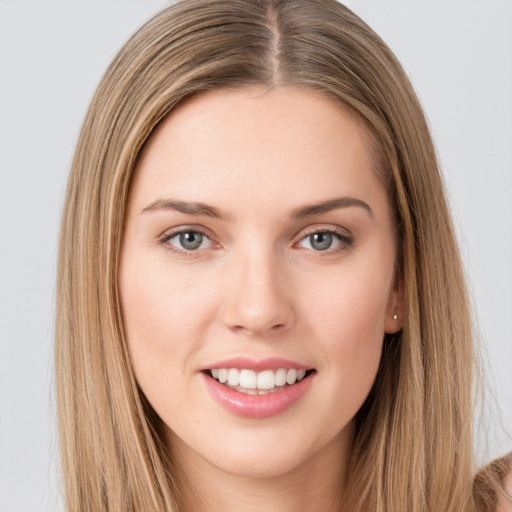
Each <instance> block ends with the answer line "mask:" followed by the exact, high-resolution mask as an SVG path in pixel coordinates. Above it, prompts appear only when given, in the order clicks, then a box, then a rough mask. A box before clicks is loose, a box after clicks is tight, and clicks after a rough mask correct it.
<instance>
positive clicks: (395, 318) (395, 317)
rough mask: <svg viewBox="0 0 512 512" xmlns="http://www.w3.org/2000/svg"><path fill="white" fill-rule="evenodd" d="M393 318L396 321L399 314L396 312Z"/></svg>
mask: <svg viewBox="0 0 512 512" xmlns="http://www.w3.org/2000/svg"><path fill="white" fill-rule="evenodd" d="M393 320H394V321H395V322H396V321H397V320H398V315H397V314H394V315H393Z"/></svg>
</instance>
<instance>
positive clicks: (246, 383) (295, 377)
mask: <svg viewBox="0 0 512 512" xmlns="http://www.w3.org/2000/svg"><path fill="white" fill-rule="evenodd" d="M314 372H315V370H313V369H311V370H305V369H299V370H296V369H293V368H291V369H287V368H278V369H276V370H264V371H261V372H256V371H254V370H249V369H239V368H213V369H210V370H206V372H205V373H206V374H207V375H208V376H210V377H211V378H212V379H214V380H216V381H217V382H219V383H220V384H223V385H224V386H226V387H228V388H230V389H233V390H235V391H238V392H240V393H245V394H247V395H268V394H270V393H275V392H276V391H282V390H283V389H286V388H289V387H291V386H293V385H294V384H296V383H298V382H300V381H302V380H303V379H305V378H307V377H309V376H310V375H311V374H313V373H314Z"/></svg>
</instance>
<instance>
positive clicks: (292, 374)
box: [286, 370, 297, 386]
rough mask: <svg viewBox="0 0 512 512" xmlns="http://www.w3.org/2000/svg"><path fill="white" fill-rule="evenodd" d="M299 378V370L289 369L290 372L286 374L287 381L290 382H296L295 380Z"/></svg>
mask: <svg viewBox="0 0 512 512" xmlns="http://www.w3.org/2000/svg"><path fill="white" fill-rule="evenodd" d="M296 380H297V370H288V373H287V374H286V382H287V383H288V384H290V386H291V385H292V384H295V381H296Z"/></svg>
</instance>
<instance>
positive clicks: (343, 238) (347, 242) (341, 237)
mask: <svg viewBox="0 0 512 512" xmlns="http://www.w3.org/2000/svg"><path fill="white" fill-rule="evenodd" d="M184 233H199V234H200V235H202V236H203V237H205V238H207V239H208V240H209V241H210V243H215V242H213V241H212V236H211V235H209V233H207V232H206V230H204V229H201V228H200V227H196V226H194V227H192V226H190V227H184V228H181V229H178V230H176V231H172V232H171V233H166V234H164V235H163V236H162V237H161V238H160V240H159V243H160V244H161V245H163V246H164V247H165V248H166V249H167V250H169V251H172V252H174V253H175V254H178V255H180V256H189V257H190V256H193V255H194V253H196V252H198V251H199V249H180V248H179V247H177V246H176V245H174V244H172V243H170V240H172V239H173V238H175V237H177V236H179V235H182V234H184ZM322 233H328V234H330V235H334V236H335V237H336V238H337V240H338V242H339V245H340V246H339V247H336V248H334V249H331V248H328V249H325V250H314V249H306V250H309V251H313V252H315V253H318V254H319V255H320V256H328V255H332V254H336V253H340V252H343V251H346V250H348V249H349V248H350V247H351V246H352V245H353V244H354V237H353V236H352V235H348V234H347V233H346V231H344V230H341V229H339V228H334V227H315V228H311V229H309V230H307V231H306V232H305V233H304V234H303V235H302V236H301V238H300V239H299V240H298V241H297V242H295V243H294V244H293V246H294V247H297V248H300V247H299V244H300V243H301V242H303V241H304V240H306V239H308V237H310V236H312V235H315V234H322ZM201 243H202V242H201Z"/></svg>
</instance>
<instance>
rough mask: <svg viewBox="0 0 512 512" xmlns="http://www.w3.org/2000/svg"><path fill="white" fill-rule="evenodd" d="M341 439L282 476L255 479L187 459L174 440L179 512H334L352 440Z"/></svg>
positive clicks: (338, 505) (194, 457) (337, 508)
mask: <svg viewBox="0 0 512 512" xmlns="http://www.w3.org/2000/svg"><path fill="white" fill-rule="evenodd" d="M344 434H345V435H343V433H341V434H339V435H338V436H337V437H336V438H334V439H333V440H332V441H331V442H330V443H329V444H327V445H326V446H324V447H323V448H322V449H321V450H320V451H317V452H315V454H314V455H312V456H311V457H310V458H309V459H307V460H305V461H304V462H303V463H302V464H300V465H299V466H298V467H295V468H293V469H292V470H290V471H288V472H286V473H284V474H277V475H271V476H256V477H255V476H251V475H250V474H244V475H239V474H233V473H229V472H226V471H224V470H222V469H221V468H219V467H217V466H215V465H213V464H211V463H210V462H209V461H207V460H205V459H204V458H203V457H201V456H200V455H198V454H193V455H192V456H191V454H190V452H189V451H188V448H186V447H184V446H183V445H182V444H181V443H180V441H177V440H176V439H174V440H173V443H172V452H173V454H174V456H173V459H174V460H175V462H177V464H178V465H179V470H178V474H177V475H176V483H177V485H178V489H179V491H180V496H179V499H180V504H181V506H180V511H182V512H214V511H215V512H217V511H222V512H231V511H233V512H234V511H237V512H256V511H257V512H260V511H261V510H265V511H266V512H292V511H293V512H296V511H297V510H301V511H302V512H335V511H336V512H339V511H340V510H341V503H342V499H343V495H344V489H345V480H346V475H347V466H348V458H349V455H350V447H351V444H352V435H346V434H347V433H346V432H345V433H344ZM350 434H352V433H350ZM183 450H185V451H186V452H187V453H186V455H185V453H184V452H183ZM181 455H185V456H181Z"/></svg>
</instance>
